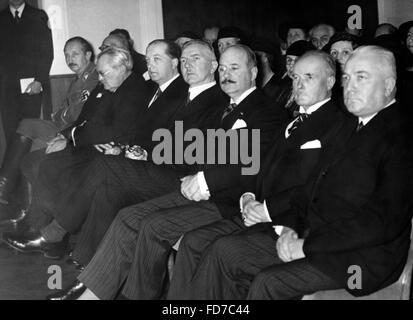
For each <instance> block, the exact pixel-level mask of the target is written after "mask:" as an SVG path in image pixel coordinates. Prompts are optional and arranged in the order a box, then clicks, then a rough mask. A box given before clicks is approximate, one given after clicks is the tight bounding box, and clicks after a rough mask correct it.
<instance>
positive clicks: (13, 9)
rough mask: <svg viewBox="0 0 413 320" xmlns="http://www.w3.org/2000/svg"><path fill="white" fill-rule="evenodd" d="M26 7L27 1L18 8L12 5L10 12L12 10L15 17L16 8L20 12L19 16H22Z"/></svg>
mask: <svg viewBox="0 0 413 320" xmlns="http://www.w3.org/2000/svg"><path fill="white" fill-rule="evenodd" d="M25 7H26V2H23V4H22V5H21V6H20V7H18V8H17V9H15V8H13V7H12V6H9V9H10V12H11V15H12V16H13V17H14V13H15V12H16V10H17V11H18V12H19V18H21V17H22V13H23V10H24V8H25Z"/></svg>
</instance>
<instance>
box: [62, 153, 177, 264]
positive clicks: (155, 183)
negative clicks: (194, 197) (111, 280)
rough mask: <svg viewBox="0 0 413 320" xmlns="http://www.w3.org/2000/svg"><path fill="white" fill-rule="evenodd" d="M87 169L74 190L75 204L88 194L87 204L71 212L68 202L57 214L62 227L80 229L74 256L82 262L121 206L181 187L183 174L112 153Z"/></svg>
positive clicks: (88, 259) (88, 257) (93, 252)
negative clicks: (86, 173) (112, 154)
mask: <svg viewBox="0 0 413 320" xmlns="http://www.w3.org/2000/svg"><path fill="white" fill-rule="evenodd" d="M89 171H90V173H89V174H88V175H87V177H86V178H85V179H84V180H85V182H84V183H83V185H82V188H81V189H79V190H78V192H77V193H76V197H78V198H76V197H75V198H73V203H75V204H76V203H78V202H80V201H81V199H82V198H84V197H83V194H87V195H91V196H90V197H87V200H88V203H87V206H83V207H82V209H83V210H79V209H78V210H77V212H74V211H73V210H72V209H71V206H70V203H69V205H67V206H66V207H64V208H62V210H60V212H59V214H58V215H56V220H57V221H58V222H59V223H60V224H61V225H62V226H63V227H65V228H66V227H69V226H70V227H69V229H66V230H68V231H77V230H79V229H80V232H79V234H78V237H77V242H76V245H75V248H74V251H73V258H74V259H75V260H77V261H78V262H79V263H81V264H83V265H86V264H88V263H89V261H90V259H91V258H92V257H93V255H94V254H95V252H96V250H97V248H98V245H99V243H100V242H101V241H102V239H103V236H104V235H105V233H106V231H107V230H108V228H109V226H110V225H111V223H112V221H113V219H114V218H115V216H116V214H117V213H118V211H119V210H120V209H122V208H124V207H127V206H130V205H132V204H135V203H140V202H143V201H146V200H149V199H153V198H156V197H160V196H163V195H165V194H168V193H170V192H173V191H175V190H180V180H179V178H180V177H181V176H182V173H181V172H178V171H175V170H172V169H170V168H166V167H162V166H157V165H154V164H153V163H150V162H145V161H133V160H128V159H124V158H118V157H113V156H102V157H99V158H98V159H96V160H95V161H94V162H93V164H92V165H91V166H90V167H89ZM83 203H85V201H84V200H83ZM77 207H79V206H77ZM84 208H86V209H87V210H86V212H84ZM79 215H80V216H79ZM75 221H78V223H74V222H75Z"/></svg>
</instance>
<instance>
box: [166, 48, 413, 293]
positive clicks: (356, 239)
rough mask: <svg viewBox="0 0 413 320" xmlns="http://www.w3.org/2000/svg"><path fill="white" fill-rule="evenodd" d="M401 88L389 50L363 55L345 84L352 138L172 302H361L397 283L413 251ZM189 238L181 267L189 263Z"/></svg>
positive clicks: (209, 258) (210, 260)
mask: <svg viewBox="0 0 413 320" xmlns="http://www.w3.org/2000/svg"><path fill="white" fill-rule="evenodd" d="M297 67H298V66H297ZM395 84H396V65H395V59H394V56H393V55H392V53H391V52H390V51H387V50H385V49H383V48H380V47H374V46H367V47H362V48H360V49H358V50H356V51H355V52H354V53H353V55H352V56H351V57H350V59H349V60H348V62H347V64H346V65H345V70H344V78H343V85H344V100H345V104H346V107H347V109H348V110H349V111H350V112H351V113H352V114H354V115H355V116H356V117H357V119H355V121H353V125H352V126H349V127H348V128H347V127H346V129H345V132H347V133H348V138H347V139H345V140H343V143H341V144H335V145H332V146H331V147H329V148H327V149H326V151H325V154H324V155H323V157H322V158H321V161H320V163H319V164H318V166H317V169H316V170H314V173H313V174H312V177H311V179H310V180H309V182H308V183H307V184H306V186H305V187H303V188H300V189H298V190H297V191H296V192H295V194H294V195H293V197H292V201H291V203H290V205H289V206H287V207H285V208H281V209H282V210H279V211H276V212H275V214H274V215H273V214H271V223H263V224H258V225H256V226H255V227H252V228H249V229H247V230H243V231H238V232H234V233H233V234H231V235H227V236H221V237H217V238H215V240H214V241H213V242H212V243H211V244H210V245H209V246H208V247H207V248H204V249H205V251H204V254H203V255H202V256H201V257H199V258H198V259H197V261H195V264H193V265H192V266H191V270H192V277H190V278H187V280H186V281H185V288H183V289H182V290H181V289H179V288H177V287H175V288H174V292H175V294H174V295H170V297H171V298H173V297H177V296H179V293H180V292H182V293H183V296H184V297H185V298H189V299H245V298H248V299H296V298H299V297H301V296H302V295H305V294H310V293H313V292H316V291H319V290H332V289H339V288H344V289H346V290H347V291H349V292H350V293H351V294H353V295H355V296H361V295H366V294H370V293H372V292H374V291H376V290H379V289H380V288H383V287H385V286H388V285H390V284H391V283H393V282H394V281H396V280H397V279H398V278H399V276H400V274H401V272H402V270H403V268H404V264H405V262H406V258H407V253H408V249H409V246H410V231H411V218H412V205H413V201H412V178H413V169H412V165H411V163H412V151H413V150H412V146H411V141H410V139H411V135H410V136H409V130H410V129H409V128H408V127H407V124H406V122H405V121H404V120H403V118H402V115H401V114H400V113H399V107H398V105H397V102H395V99H394V97H395V92H396V87H395ZM247 206H248V204H247ZM273 208H274V205H269V206H268V209H269V212H270V213H271V212H272V209H273ZM244 215H245V221H248V220H249V217H248V215H249V213H248V212H247V211H245V210H244ZM208 228H209V227H208ZM215 229H216V227H215ZM273 229H274V230H273ZM211 230H213V228H211ZM204 233H205V230H198V234H196V233H194V234H193V237H198V238H201V237H202V235H203V234H204ZM193 237H192V238H193ZM189 240H190V239H187V241H184V242H183V243H182V244H183V245H184V247H181V248H180V250H179V253H178V259H177V264H178V265H179V264H182V265H180V267H179V268H182V266H183V265H184V264H185V261H186V262H188V261H191V259H188V257H189V256H190V254H191V253H190V251H189V250H190V247H191V245H190V244H189ZM184 248H185V249H184ZM181 250H182V251H181ZM185 256H186V257H185ZM186 271H187V270H186ZM180 274H181V275H182V272H180ZM175 276H177V274H175V275H174V277H175ZM175 280H178V279H175ZM175 280H173V282H175ZM178 283H179V281H176V282H175V285H177V284H178ZM181 284H182V282H181Z"/></svg>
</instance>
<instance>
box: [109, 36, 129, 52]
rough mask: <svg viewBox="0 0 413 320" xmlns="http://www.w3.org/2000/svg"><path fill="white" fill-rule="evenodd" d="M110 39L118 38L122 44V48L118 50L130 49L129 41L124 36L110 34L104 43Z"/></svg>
mask: <svg viewBox="0 0 413 320" xmlns="http://www.w3.org/2000/svg"><path fill="white" fill-rule="evenodd" d="M109 37H113V38H116V39H117V40H118V41H119V42H120V44H121V46H122V47H121V48H118V49H126V50H129V49H130V45H129V41H128V40H127V39H126V38H125V37H124V36H123V35H122V34H119V33H114V34H110V35H108V36H107V37H106V38H105V39H104V40H103V42H105V40H106V39H107V38H109Z"/></svg>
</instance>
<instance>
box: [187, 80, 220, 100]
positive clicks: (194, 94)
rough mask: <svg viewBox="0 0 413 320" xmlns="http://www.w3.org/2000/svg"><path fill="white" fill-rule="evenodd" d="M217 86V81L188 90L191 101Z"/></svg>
mask: <svg viewBox="0 0 413 320" xmlns="http://www.w3.org/2000/svg"><path fill="white" fill-rule="evenodd" d="M216 84H217V83H216V82H215V81H212V82H208V83H205V84H201V85H199V86H196V87H190V88H189V89H188V92H189V99H190V100H194V99H195V98H196V97H197V96H198V95H200V94H201V93H202V92H204V91H205V90H208V89H209V88H212V87H213V86H215V85H216Z"/></svg>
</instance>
